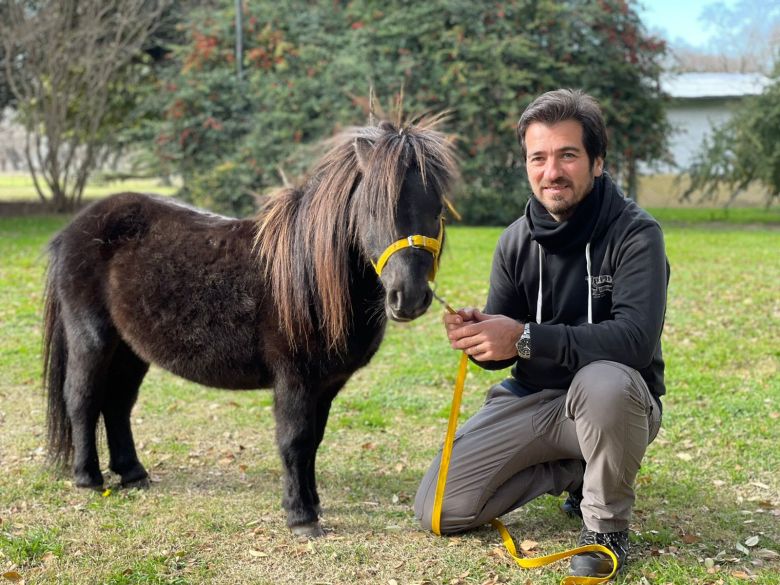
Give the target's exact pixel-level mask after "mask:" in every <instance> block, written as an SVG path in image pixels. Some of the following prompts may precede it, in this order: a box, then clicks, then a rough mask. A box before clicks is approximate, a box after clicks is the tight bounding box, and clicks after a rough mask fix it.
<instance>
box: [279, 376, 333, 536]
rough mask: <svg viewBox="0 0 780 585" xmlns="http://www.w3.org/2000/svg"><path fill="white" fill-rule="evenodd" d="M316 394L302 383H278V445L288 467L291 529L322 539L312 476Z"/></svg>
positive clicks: (286, 480)
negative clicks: (311, 480) (312, 486)
mask: <svg viewBox="0 0 780 585" xmlns="http://www.w3.org/2000/svg"><path fill="white" fill-rule="evenodd" d="M316 411H317V402H316V396H315V393H314V392H313V391H312V390H311V389H309V388H307V387H306V386H304V385H303V384H300V383H290V384H282V383H279V384H277V386H276V388H275V391H274V413H275V415H276V443H277V445H278V446H279V454H280V455H281V458H282V465H283V466H284V497H283V498H282V506H283V507H284V509H285V510H286V511H287V526H289V527H290V530H292V532H293V534H295V535H299V536H312V537H315V536H322V535H323V531H322V527H321V526H320V522H319V518H318V514H317V502H315V501H314V496H313V494H312V490H311V489H310V486H311V482H310V478H309V473H310V471H311V470H312V466H313V462H314V457H315V454H316V451H317V443H318V441H317V430H316V429H317V425H316V416H317V414H316Z"/></svg>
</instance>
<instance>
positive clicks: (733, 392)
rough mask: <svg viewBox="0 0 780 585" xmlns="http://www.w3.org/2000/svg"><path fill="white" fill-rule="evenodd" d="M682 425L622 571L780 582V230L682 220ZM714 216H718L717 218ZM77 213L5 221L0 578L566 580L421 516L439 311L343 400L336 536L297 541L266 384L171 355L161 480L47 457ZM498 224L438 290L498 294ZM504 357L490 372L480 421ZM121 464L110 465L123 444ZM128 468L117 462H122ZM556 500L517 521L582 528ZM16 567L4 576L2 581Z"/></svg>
mask: <svg viewBox="0 0 780 585" xmlns="http://www.w3.org/2000/svg"><path fill="white" fill-rule="evenodd" d="M676 219H679V217H676V216H675V217H672V218H670V221H671V222H672V223H670V224H669V225H668V226H667V227H666V229H665V231H666V237H667V249H668V255H669V259H670V262H671V265H672V281H671V285H670V290H669V307H668V314H667V325H666V330H665V338H664V342H665V346H664V350H665V351H664V354H665V357H666V359H667V364H668V367H667V386H668V397H667V399H666V400H665V420H664V427H663V429H662V431H661V433H660V435H659V437H658V439H657V440H656V441H655V442H654V443H653V444H652V445H651V447H650V449H649V452H648V454H647V457H646V459H645V461H644V464H643V468H642V470H641V471H640V475H639V478H638V487H637V493H638V498H637V505H636V509H635V514H634V520H633V522H632V525H631V529H632V533H631V540H632V545H633V552H632V562H631V564H630V566H629V569H628V571H627V572H626V573H625V574H624V575H623V576H622V577H620V578H619V580H618V582H619V583H626V584H640V585H661V584H667V583H673V584H689V583H698V584H702V585H704V584H708V585H716V584H717V585H721V584H736V583H745V582H749V583H757V584H765V585H766V584H780V559H779V557H778V553H780V473H778V470H780V449H778V448H777V445H778V444H780V420H779V419H780V375H779V373H780V372H779V370H780V295H778V283H780V261H779V260H778V255H777V254H778V253H777V251H778V249H780V231H778V230H777V229H776V226H774V227H773V226H765V227H760V226H759V227H757V226H756V225H751V226H750V227H749V228H744V227H741V226H739V225H724V224H722V223H719V224H718V225H717V228H715V229H713V228H712V226H710V225H709V224H707V223H697V222H695V221H694V222H692V223H691V222H690V221H689V222H688V223H687V225H684V226H683V225H677V224H676V223H674V222H675V221H676ZM699 220H701V218H699ZM64 221H65V220H64V219H62V218H58V217H25V218H0V258H2V260H1V261H0V366H1V367H0V470H2V473H0V575H3V574H4V575H5V576H4V579H5V580H6V581H8V582H13V581H17V582H21V580H24V582H26V583H79V584H80V583H108V584H111V585H120V584H122V585H135V584H139V585H140V584H158V585H166V584H167V585H174V584H188V583H192V584H195V583H224V584H235V583H247V584H248V583H260V584H275V583H296V584H297V583H301V582H305V583H311V584H315V583H319V584H327V583H331V584H347V583H367V584H368V583H371V584H373V583H379V584H387V585H391V584H396V585H410V584H413V583H416V584H450V585H458V584H460V585H465V584H476V585H479V584H488V583H514V584H518V585H522V584H534V585H537V584H539V585H552V584H557V583H558V582H559V581H560V578H561V575H562V574H563V573H564V572H565V570H566V565H565V564H563V563H561V564H558V565H554V566H552V567H551V568H550V569H546V570H533V571H523V570H521V569H519V568H517V567H516V566H515V565H514V564H513V563H512V562H511V561H510V560H509V559H508V557H507V556H506V555H505V554H504V553H503V551H502V549H501V548H500V541H499V538H498V534H497V533H496V532H494V531H493V530H492V529H491V528H489V527H486V528H484V529H482V530H479V531H476V532H474V533H471V534H468V535H464V536H460V537H455V538H437V537H433V536H431V535H430V534H427V533H424V532H422V531H420V530H419V529H418V526H417V524H416V523H415V521H414V518H413V514H412V511H411V503H412V499H413V497H414V493H415V490H416V488H417V483H418V481H419V479H420V478H421V476H422V474H423V472H424V470H425V469H426V467H427V465H428V463H429V461H430V460H431V458H432V457H433V455H434V452H435V451H436V450H437V449H438V447H439V446H440V444H441V441H442V439H443V436H444V431H445V428H446V417H447V412H448V408H449V401H450V397H451V388H452V383H453V380H454V376H455V368H456V364H457V357H458V356H457V355H456V354H455V353H454V352H452V351H451V350H450V349H449V347H448V345H447V343H446V341H445V338H444V335H443V333H442V331H441V327H440V314H439V312H438V311H437V310H432V311H431V312H429V314H427V315H425V316H423V317H422V318H420V319H418V320H417V321H415V322H413V323H410V324H407V325H403V326H401V325H397V324H392V325H391V326H390V327H389V328H388V335H387V338H386V340H385V342H384V344H383V346H382V348H381V350H380V352H379V353H378V355H377V356H376V357H375V358H374V360H373V361H372V363H371V364H370V365H369V366H368V367H367V368H365V369H364V370H362V371H361V372H360V373H359V374H358V375H356V376H355V377H354V378H353V379H352V380H351V381H350V383H349V384H348V386H347V387H346V388H345V390H344V391H343V392H342V394H341V395H340V396H339V397H338V398H337V399H336V401H335V406H334V410H333V414H332V416H331V421H330V423H329V426H328V430H327V432H326V436H325V441H324V444H323V446H322V448H321V449H320V454H319V458H318V464H319V468H320V472H319V481H320V485H321V495H322V498H323V504H324V517H323V522H324V524H325V526H326V528H327V529H328V530H329V532H328V536H327V537H326V538H323V539H320V540H317V541H312V542H308V541H300V540H296V539H295V538H293V537H291V536H290V534H289V532H288V530H287V529H286V527H285V525H284V515H283V513H282V511H281V508H280V503H279V502H280V494H281V466H280V463H279V461H278V457H277V454H276V450H275V446H274V439H273V436H274V431H273V417H272V412H271V397H270V394H269V393H268V392H245V393H231V392H223V391H216V390H210V389H206V388H202V387H199V386H196V385H193V384H190V383H187V382H184V381H182V380H181V379H177V378H174V377H172V376H170V375H168V374H167V373H165V372H162V371H160V370H158V369H154V368H153V369H152V371H151V372H150V374H149V376H148V377H147V379H146V381H145V383H144V386H143V388H142V391H141V397H140V399H139V403H138V405H137V406H136V409H135V411H134V428H135V434H136V440H137V443H138V446H139V451H140V454H141V457H142V460H143V462H144V463H145V464H146V466H147V468H148V469H149V470H150V471H151V473H152V477H153V483H152V486H151V488H150V489H148V490H120V489H116V486H115V485H114V486H112V487H113V489H112V490H111V491H110V492H106V493H104V494H102V495H101V494H99V493H92V492H84V491H80V490H77V489H75V488H73V487H72V485H71V483H70V481H69V477H68V476H67V475H66V474H59V473H56V472H54V471H53V470H51V469H49V468H48V467H47V466H46V462H45V453H44V412H45V402H44V397H43V394H42V392H41V390H40V371H41V368H40V359H39V353H40V333H41V331H40V321H41V301H42V299H41V295H42V275H43V270H44V266H45V258H44V257H43V256H42V251H43V248H44V245H45V242H46V241H47V239H48V238H49V237H50V236H51V234H52V233H53V232H54V231H55V230H56V229H57V228H58V227H60V226H61V225H63V223H64ZM498 234H499V230H497V229H483V228H463V227H461V228H458V227H455V228H451V229H450V231H449V236H450V237H449V246H448V249H447V251H446V253H445V254H444V258H443V267H442V271H441V274H440V283H439V293H441V295H443V296H444V297H445V298H447V299H448V300H449V301H450V302H451V303H452V304H454V305H467V304H474V305H480V304H482V303H483V302H484V299H485V294H486V287H487V275H488V272H489V265H490V256H491V253H492V250H493V247H494V245H495V241H496V239H497V237H498ZM500 377H501V373H496V372H494V373H486V372H482V371H475V370H474V369H472V370H471V373H470V375H469V378H468V381H467V386H466V392H465V398H464V406H463V415H462V416H463V417H465V416H468V415H469V414H470V413H473V412H474V411H475V410H476V409H477V408H478V407H479V404H480V403H481V401H482V398H483V396H484V392H485V390H486V388H487V386H488V385H489V384H490V383H491V381H494V380H497V379H498V378H500ZM102 457H103V459H102V460H103V462H104V463H105V462H107V456H106V454H105V448H104V449H103V453H102ZM110 481H112V482H114V483H115V482H116V478H110ZM560 502H561V499H560V498H554V497H544V498H541V499H539V500H537V501H535V502H533V503H532V504H530V505H528V506H527V507H525V508H524V509H522V510H518V511H516V512H514V513H511V514H509V515H507V516H506V517H505V518H504V520H505V522H506V523H507V525H508V528H509V529H510V531H511V532H512V533H513V534H514V536H515V538H516V539H517V540H518V542H519V541H520V540H523V539H529V540H533V541H536V542H537V543H538V545H537V547H536V548H535V549H534V552H535V553H537V554H541V553H551V552H555V551H559V550H562V549H564V548H568V547H571V546H572V545H574V544H575V542H576V537H577V534H578V532H579V524H578V523H577V522H575V521H573V520H570V519H568V518H567V517H566V516H564V515H563V514H562V513H561V512H560V511H559V509H558V506H559V504H560ZM3 582H4V581H3V577H0V583H3Z"/></svg>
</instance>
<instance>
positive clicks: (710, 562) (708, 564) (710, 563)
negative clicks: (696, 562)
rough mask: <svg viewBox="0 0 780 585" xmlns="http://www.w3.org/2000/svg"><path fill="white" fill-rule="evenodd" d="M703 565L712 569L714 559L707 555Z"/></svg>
mask: <svg viewBox="0 0 780 585" xmlns="http://www.w3.org/2000/svg"><path fill="white" fill-rule="evenodd" d="M704 566H705V567H707V568H708V569H714V568H715V561H714V560H713V559H711V558H710V557H707V558H706V559H704Z"/></svg>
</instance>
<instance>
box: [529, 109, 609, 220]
mask: <svg viewBox="0 0 780 585" xmlns="http://www.w3.org/2000/svg"><path fill="white" fill-rule="evenodd" d="M525 146H526V152H527V155H526V160H525V168H526V170H527V171H528V181H529V182H530V183H531V190H532V191H533V192H534V196H536V199H537V200H538V201H539V203H541V204H542V205H543V206H544V208H545V209H546V210H547V211H548V213H549V214H550V215H552V216H553V218H555V220H556V221H564V220H566V219H568V218H569V216H571V214H572V213H573V212H574V209H575V208H576V207H577V205H578V204H579V203H580V201H582V200H583V199H585V197H587V195H588V193H590V192H591V190H592V189H593V178H594V177H598V176H600V175H601V173H602V171H603V168H604V159H603V158H601V157H598V158H596V160H594V161H593V167H592V168H591V165H590V161H589V160H588V153H587V152H586V151H585V145H584V144H583V141H582V125H581V124H580V123H579V122H578V121H576V120H564V121H563V122H558V123H556V124H552V125H550V126H548V125H546V124H543V123H542V122H534V123H532V124H531V125H530V126H528V129H527V130H526V131H525Z"/></svg>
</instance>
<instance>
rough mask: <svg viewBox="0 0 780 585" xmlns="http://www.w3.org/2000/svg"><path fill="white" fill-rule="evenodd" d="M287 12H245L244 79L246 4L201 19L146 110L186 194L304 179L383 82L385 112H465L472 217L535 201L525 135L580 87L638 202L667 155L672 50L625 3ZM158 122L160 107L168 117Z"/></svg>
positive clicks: (330, 7) (242, 192) (371, 6)
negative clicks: (319, 151) (523, 125)
mask: <svg viewBox="0 0 780 585" xmlns="http://www.w3.org/2000/svg"><path fill="white" fill-rule="evenodd" d="M295 5H296V3H295V2H293V3H289V2H287V3H282V4H280V3H278V2H275V1H272V0H260V1H255V2H252V3H251V4H248V5H247V6H246V7H245V9H244V14H243V45H244V52H243V60H242V66H243V71H244V75H243V79H242V80H239V79H238V78H237V75H236V62H235V58H236V54H235V39H236V34H235V33H236V31H235V24H234V23H235V13H234V11H233V3H232V2H226V3H223V4H222V5H221V6H211V7H209V8H208V9H207V10H195V11H193V12H191V13H190V14H189V15H188V16H187V18H186V19H185V20H183V21H182V23H181V25H180V31H181V32H182V34H183V42H182V43H180V44H178V45H176V46H171V47H170V49H171V55H170V59H168V65H167V66H166V67H165V68H164V70H163V71H162V72H161V73H160V75H159V77H158V81H157V83H156V84H155V85H154V86H149V87H147V88H146V91H147V96H146V99H145V100H144V101H143V104H142V108H141V110H140V112H139V113H137V120H138V121H139V123H138V124H137V126H135V127H134V128H133V132H134V135H135V138H136V139H137V140H144V141H147V143H148V144H153V145H154V150H153V151H149V152H148V154H149V155H150V156H148V157H147V162H150V163H153V164H155V165H158V166H159V168H160V170H162V171H164V172H169V173H175V174H178V175H180V176H182V177H183V179H184V188H183V190H182V193H181V195H182V196H183V197H185V198H187V199H190V200H191V201H193V202H195V203H198V204H201V205H206V206H209V207H212V208H217V209H222V210H226V211H230V212H233V213H237V214H241V213H247V212H250V211H251V210H252V208H253V207H254V202H255V198H256V195H257V194H261V193H263V192H265V191H266V190H267V189H268V188H269V187H271V186H274V185H278V184H279V183H280V182H281V176H282V175H285V176H291V175H294V174H297V173H299V172H300V171H302V170H303V169H304V168H305V167H306V165H307V163H308V162H309V161H310V159H311V157H312V156H313V155H314V153H313V151H312V148H311V145H312V144H313V143H316V142H317V141H319V140H320V139H321V138H323V137H325V136H328V135H330V134H331V133H332V132H333V130H334V129H335V128H338V127H341V126H345V125H350V124H361V123H364V122H365V121H366V120H367V118H368V93H369V88H370V87H373V88H374V90H375V92H376V94H377V95H378V96H379V100H380V103H382V104H383V105H384V109H385V110H391V109H392V108H391V105H390V104H391V102H392V101H393V99H394V96H398V95H399V94H400V93H401V92H403V109H404V111H405V112H408V113H421V112H425V111H438V110H444V109H451V110H452V119H451V121H450V123H449V130H451V131H452V132H454V133H455V134H457V136H458V138H459V144H460V150H461V156H462V164H463V179H464V180H463V185H462V190H461V193H460V194H459V197H458V206H459V209H460V211H461V212H462V213H463V215H464V216H465V218H466V220H467V221H469V222H474V223H496V224H500V223H506V222H507V221H509V220H511V219H512V218H514V217H517V216H518V215H519V214H521V213H522V206H523V204H524V202H525V200H526V198H527V195H528V193H529V188H528V186H527V184H526V182H525V178H524V171H523V161H521V160H519V159H518V156H519V149H518V147H517V144H516V140H515V136H514V125H515V123H516V122H517V119H518V117H519V115H520V113H521V112H522V110H523V109H524V108H525V106H526V105H528V103H529V102H530V100H531V99H533V98H534V97H535V96H537V95H538V94H540V93H542V92H544V91H547V90H550V89H554V88H557V87H578V88H583V89H584V90H586V91H588V92H589V93H592V94H593V95H595V96H597V97H598V98H599V99H600V100H601V102H602V104H603V106H604V110H605V115H606V118H607V122H608V126H609V128H610V141H611V143H610V150H609V156H608V164H609V168H610V170H611V172H612V173H613V174H615V175H617V176H618V177H619V178H620V179H621V180H622V182H623V183H624V185H626V187H627V188H628V190H629V191H634V192H635V180H636V176H637V172H636V165H637V162H639V161H652V160H656V159H658V158H660V157H662V156H663V155H664V152H665V139H666V134H667V131H668V127H667V123H666V120H665V117H664V104H663V99H662V95H661V92H660V88H659V82H658V77H659V75H660V72H661V67H660V64H659V63H660V61H661V58H662V57H663V55H664V51H665V46H664V44H663V42H662V41H660V40H658V39H656V38H654V37H652V36H650V35H648V34H647V33H646V32H645V30H644V29H643V27H642V24H641V22H640V20H639V18H638V15H637V13H636V11H635V9H634V6H633V4H631V3H627V2H624V1H619V0H600V1H597V2H593V1H588V0H568V1H563V2H561V1H552V0H536V1H530V0H526V1H508V2H503V3H484V2H471V1H467V0H430V1H429V2H424V3H417V2H408V1H401V0H390V1H388V2H385V3H383V4H382V5H381V6H380V5H379V4H377V3H374V2H333V1H332V0H320V1H312V2H299V3H298V9H296V8H295ZM156 113H162V115H161V116H159V115H156Z"/></svg>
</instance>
